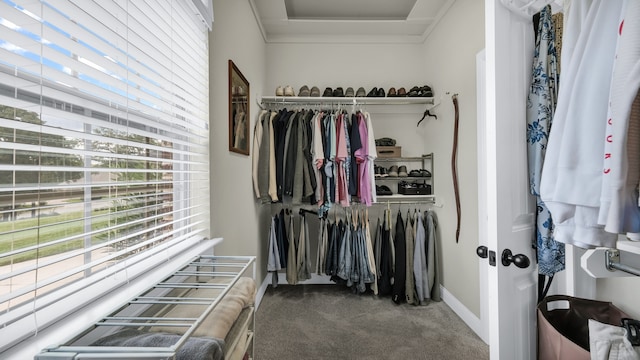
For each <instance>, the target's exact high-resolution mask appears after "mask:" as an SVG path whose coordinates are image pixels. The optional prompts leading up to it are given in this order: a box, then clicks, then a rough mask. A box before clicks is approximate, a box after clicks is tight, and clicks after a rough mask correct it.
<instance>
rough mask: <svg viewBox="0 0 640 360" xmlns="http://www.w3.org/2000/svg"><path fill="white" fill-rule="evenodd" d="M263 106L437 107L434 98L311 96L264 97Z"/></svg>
mask: <svg viewBox="0 0 640 360" xmlns="http://www.w3.org/2000/svg"><path fill="white" fill-rule="evenodd" d="M262 104H276V105H277V104H300V105H317V104H319V105H321V104H327V105H332V104H333V105H411V104H414V105H419V104H431V105H435V98H432V97H429V98H427V97H310V96H273V97H270V96H263V97H262Z"/></svg>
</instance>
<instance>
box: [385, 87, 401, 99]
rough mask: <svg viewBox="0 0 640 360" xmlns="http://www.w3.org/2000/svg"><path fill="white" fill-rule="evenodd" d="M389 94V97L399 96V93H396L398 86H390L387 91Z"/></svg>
mask: <svg viewBox="0 0 640 360" xmlns="http://www.w3.org/2000/svg"><path fill="white" fill-rule="evenodd" d="M387 96H388V97H396V96H398V94H397V93H396V88H394V87H391V88H389V91H388V92H387Z"/></svg>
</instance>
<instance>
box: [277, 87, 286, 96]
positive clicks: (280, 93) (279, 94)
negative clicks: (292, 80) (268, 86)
mask: <svg viewBox="0 0 640 360" xmlns="http://www.w3.org/2000/svg"><path fill="white" fill-rule="evenodd" d="M276 96H284V89H283V88H282V86H278V87H277V88H276Z"/></svg>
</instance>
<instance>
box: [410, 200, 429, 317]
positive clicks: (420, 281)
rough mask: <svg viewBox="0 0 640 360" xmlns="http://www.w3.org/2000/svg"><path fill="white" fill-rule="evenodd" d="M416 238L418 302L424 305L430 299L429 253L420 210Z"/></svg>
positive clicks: (414, 271) (415, 277) (415, 263)
mask: <svg viewBox="0 0 640 360" xmlns="http://www.w3.org/2000/svg"><path fill="white" fill-rule="evenodd" d="M414 223H415V226H416V238H415V246H414V251H413V276H414V279H415V283H416V304H417V305H424V304H425V299H429V298H430V295H429V289H430V287H429V276H428V274H427V254H428V252H429V251H428V248H427V244H426V233H425V226H424V218H423V216H422V213H421V212H418V214H417V215H416V220H415V222H414Z"/></svg>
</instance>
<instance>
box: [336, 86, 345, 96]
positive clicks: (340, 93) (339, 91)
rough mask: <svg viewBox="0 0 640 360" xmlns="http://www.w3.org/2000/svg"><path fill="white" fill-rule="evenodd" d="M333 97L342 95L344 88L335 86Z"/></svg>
mask: <svg viewBox="0 0 640 360" xmlns="http://www.w3.org/2000/svg"><path fill="white" fill-rule="evenodd" d="M333 97H344V90H342V88H341V87H337V88H336V89H335V90H333Z"/></svg>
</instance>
